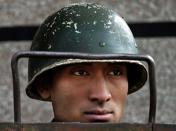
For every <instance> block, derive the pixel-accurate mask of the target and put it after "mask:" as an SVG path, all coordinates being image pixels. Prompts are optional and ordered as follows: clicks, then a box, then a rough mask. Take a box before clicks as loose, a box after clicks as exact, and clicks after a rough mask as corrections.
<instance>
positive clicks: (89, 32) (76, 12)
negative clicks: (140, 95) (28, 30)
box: [26, 3, 147, 100]
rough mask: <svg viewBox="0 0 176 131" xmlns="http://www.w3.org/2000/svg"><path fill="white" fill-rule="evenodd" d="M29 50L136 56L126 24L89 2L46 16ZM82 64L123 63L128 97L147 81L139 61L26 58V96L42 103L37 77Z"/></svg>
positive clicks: (133, 43)
mask: <svg viewBox="0 0 176 131" xmlns="http://www.w3.org/2000/svg"><path fill="white" fill-rule="evenodd" d="M31 51H52V52H73V53H89V54H100V55H101V54H103V55H105V54H119V53H123V54H137V53H138V49H137V45H136V43H135V40H134V37H133V35H132V33H131V30H130V29H129V27H128V25H127V24H126V22H125V21H124V20H123V19H122V18H121V17H120V16H119V15H118V14H117V13H116V12H114V11H113V10H111V9H107V8H105V7H103V6H101V5H98V4H91V3H89V4H87V3H83V4H74V5H70V6H68V7H64V8H62V9H61V10H59V11H58V12H56V13H54V14H52V15H51V16H49V17H48V18H47V19H46V20H45V21H44V22H43V24H42V25H41V26H40V28H39V29H38V31H37V33H36V34H35V36H34V39H33V42H32V46H31ZM82 62H120V63H126V65H127V71H128V81H129V90H128V94H130V93H132V92H134V91H137V90H138V89H140V88H141V87H142V86H143V85H144V83H145V82H146V79H147V71H146V68H145V66H144V65H143V64H142V63H141V62H139V61H129V60H97V59H96V60H85V59H34V58H30V59H29V65H28V78H29V84H28V86H27V89H26V93H27V95H28V96H29V97H31V98H34V99H39V100H44V99H42V98H41V97H40V95H39V94H38V92H37V84H36V83H38V82H39V79H40V77H41V76H42V77H43V76H44V75H43V74H46V73H47V72H49V71H50V70H52V69H54V68H56V67H58V66H63V65H68V64H73V63H82ZM45 81H49V80H45ZM43 82H44V81H43Z"/></svg>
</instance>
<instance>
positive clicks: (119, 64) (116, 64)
mask: <svg viewBox="0 0 176 131" xmlns="http://www.w3.org/2000/svg"><path fill="white" fill-rule="evenodd" d="M108 66H125V63H108Z"/></svg>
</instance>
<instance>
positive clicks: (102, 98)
mask: <svg viewBox="0 0 176 131" xmlns="http://www.w3.org/2000/svg"><path fill="white" fill-rule="evenodd" d="M92 85H93V87H91V91H90V95H89V98H90V100H91V101H93V102H99V103H104V102H108V101H109V100H110V99H111V97H112V96H111V92H110V90H109V87H108V85H107V82H106V80H105V79H104V78H103V77H102V78H99V79H96V80H95V81H94V83H92Z"/></svg>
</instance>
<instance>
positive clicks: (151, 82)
mask: <svg viewBox="0 0 176 131" xmlns="http://www.w3.org/2000/svg"><path fill="white" fill-rule="evenodd" d="M147 63H148V70H149V87H150V107H149V123H153V124H154V123H155V116H156V105H157V95H156V80H155V63H154V60H153V58H152V57H150V56H148V60H147Z"/></svg>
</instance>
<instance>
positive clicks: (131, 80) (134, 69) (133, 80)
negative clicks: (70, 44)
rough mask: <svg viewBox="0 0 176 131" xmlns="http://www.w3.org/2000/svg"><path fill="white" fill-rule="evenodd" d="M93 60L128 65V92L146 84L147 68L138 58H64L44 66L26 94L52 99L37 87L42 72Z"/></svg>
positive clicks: (39, 98) (40, 98)
mask: <svg viewBox="0 0 176 131" xmlns="http://www.w3.org/2000/svg"><path fill="white" fill-rule="evenodd" d="M92 62H109V63H124V64H125V65H126V67H127V74H128V86H129V88H128V94H131V93H133V92H135V91H137V90H139V89H140V88H142V86H143V85H144V84H145V82H146V81H147V74H148V73H147V69H146V67H145V65H144V64H143V63H142V62H140V61H136V60H119V59H118V60H114V59H113V60H107V59H106V60H92V59H91V60H88V59H64V60H59V61H58V62H55V63H52V64H51V65H49V66H47V67H45V68H43V69H42V70H40V71H39V72H38V73H37V74H35V75H34V77H33V78H32V79H31V80H30V81H29V83H28V85H27V88H26V94H27V95H28V96H29V97H30V98H33V99H38V100H43V101H50V100H49V99H43V98H42V97H41V96H40V95H39V93H38V91H37V87H35V84H34V83H37V78H39V77H40V76H41V75H42V74H44V73H45V72H48V71H50V70H51V69H54V68H56V67H60V66H64V65H69V64H76V63H92Z"/></svg>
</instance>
